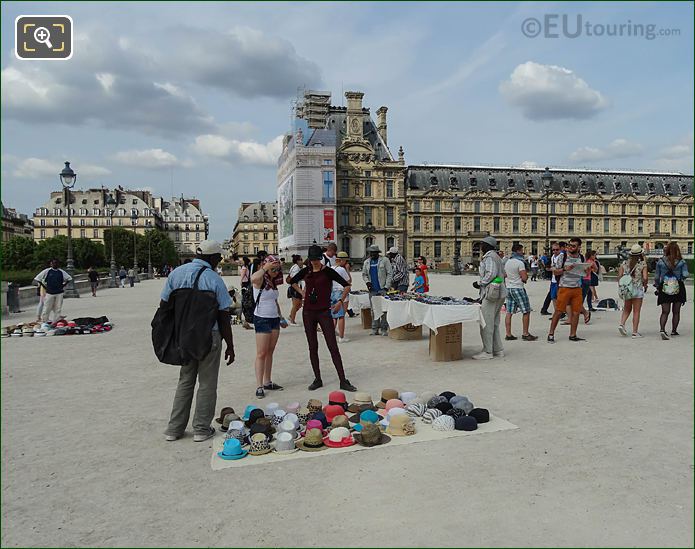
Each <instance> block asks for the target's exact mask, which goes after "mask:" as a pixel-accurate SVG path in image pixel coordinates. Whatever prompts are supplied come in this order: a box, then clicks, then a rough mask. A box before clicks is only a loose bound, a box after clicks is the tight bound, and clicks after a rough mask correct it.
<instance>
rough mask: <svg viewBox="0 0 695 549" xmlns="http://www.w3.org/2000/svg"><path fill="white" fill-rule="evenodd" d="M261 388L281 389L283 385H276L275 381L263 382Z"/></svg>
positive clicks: (268, 389)
mask: <svg viewBox="0 0 695 549" xmlns="http://www.w3.org/2000/svg"><path fill="white" fill-rule="evenodd" d="M263 388H264V389H265V390H266V391H282V390H283V389H284V387H283V386H282V385H278V384H277V383H274V382H272V381H271V382H270V383H264V384H263Z"/></svg>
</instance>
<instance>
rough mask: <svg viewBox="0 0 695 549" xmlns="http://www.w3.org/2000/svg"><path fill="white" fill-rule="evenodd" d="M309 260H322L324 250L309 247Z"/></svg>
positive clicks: (319, 247)
mask: <svg viewBox="0 0 695 549" xmlns="http://www.w3.org/2000/svg"><path fill="white" fill-rule="evenodd" d="M307 258H308V259H309V260H311V259H314V260H316V259H322V258H323V250H322V249H321V246H316V245H313V246H309V250H308V251H307Z"/></svg>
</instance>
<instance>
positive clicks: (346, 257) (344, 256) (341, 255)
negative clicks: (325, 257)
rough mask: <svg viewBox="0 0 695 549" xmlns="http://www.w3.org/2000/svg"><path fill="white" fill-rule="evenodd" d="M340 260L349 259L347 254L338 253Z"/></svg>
mask: <svg viewBox="0 0 695 549" xmlns="http://www.w3.org/2000/svg"><path fill="white" fill-rule="evenodd" d="M337 257H339V258H340V259H350V256H349V255H348V253H347V252H338V256H337Z"/></svg>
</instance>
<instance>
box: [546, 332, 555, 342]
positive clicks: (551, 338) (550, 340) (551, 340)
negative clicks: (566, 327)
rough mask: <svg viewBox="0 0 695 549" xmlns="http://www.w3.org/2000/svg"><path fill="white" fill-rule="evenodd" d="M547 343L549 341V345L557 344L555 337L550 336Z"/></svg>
mask: <svg viewBox="0 0 695 549" xmlns="http://www.w3.org/2000/svg"><path fill="white" fill-rule="evenodd" d="M547 341H548V343H555V336H554V335H550V334H548V339H547Z"/></svg>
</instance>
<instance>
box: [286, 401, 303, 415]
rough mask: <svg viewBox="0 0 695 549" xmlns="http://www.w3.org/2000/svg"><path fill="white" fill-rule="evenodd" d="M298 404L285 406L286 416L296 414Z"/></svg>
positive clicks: (293, 403) (291, 403)
mask: <svg viewBox="0 0 695 549" xmlns="http://www.w3.org/2000/svg"><path fill="white" fill-rule="evenodd" d="M299 406H300V405H299V402H290V403H289V404H288V405H287V406H285V412H287V413H288V414H296V413H297V412H298V411H299Z"/></svg>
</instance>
